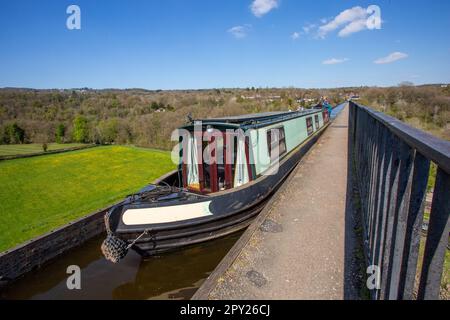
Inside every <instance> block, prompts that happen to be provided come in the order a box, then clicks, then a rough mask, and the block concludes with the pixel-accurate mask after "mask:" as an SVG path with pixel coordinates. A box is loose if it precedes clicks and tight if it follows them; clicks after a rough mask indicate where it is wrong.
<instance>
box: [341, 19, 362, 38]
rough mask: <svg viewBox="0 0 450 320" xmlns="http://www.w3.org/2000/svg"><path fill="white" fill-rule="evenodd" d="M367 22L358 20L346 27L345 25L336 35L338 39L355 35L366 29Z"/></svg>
mask: <svg viewBox="0 0 450 320" xmlns="http://www.w3.org/2000/svg"><path fill="white" fill-rule="evenodd" d="M366 21H367V20H366V19H359V20H355V21H352V22H351V23H349V24H348V25H346V26H345V27H344V28H343V29H342V30H341V31H339V33H338V35H339V36H340V37H347V36H349V35H351V34H352V33H356V32H359V31H362V30H365V29H367V22H366Z"/></svg>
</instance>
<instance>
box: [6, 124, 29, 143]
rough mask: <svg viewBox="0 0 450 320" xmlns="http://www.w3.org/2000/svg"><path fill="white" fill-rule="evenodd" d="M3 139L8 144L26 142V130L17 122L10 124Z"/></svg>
mask: <svg viewBox="0 0 450 320" xmlns="http://www.w3.org/2000/svg"><path fill="white" fill-rule="evenodd" d="M3 140H4V141H3V142H4V143H6V144H18V143H20V144H22V143H24V142H25V130H24V129H22V128H21V127H19V126H18V125H17V123H13V124H10V125H8V126H6V127H5V131H4V133H3Z"/></svg>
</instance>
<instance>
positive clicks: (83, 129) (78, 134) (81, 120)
mask: <svg viewBox="0 0 450 320" xmlns="http://www.w3.org/2000/svg"><path fill="white" fill-rule="evenodd" d="M88 137H89V128H88V120H87V119H86V118H85V117H83V116H81V115H77V116H76V117H75V119H74V120H73V140H74V141H75V142H79V143H85V142H87V141H88Z"/></svg>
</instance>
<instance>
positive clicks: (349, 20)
mask: <svg viewBox="0 0 450 320" xmlns="http://www.w3.org/2000/svg"><path fill="white" fill-rule="evenodd" d="M367 17H368V13H367V10H366V9H364V8H362V7H360V6H357V7H353V8H351V9H347V10H344V11H342V12H341V13H339V14H338V15H337V16H336V17H335V18H334V19H333V20H331V21H329V22H328V23H325V24H323V25H322V26H320V27H319V30H318V36H319V37H320V38H325V36H326V35H327V34H328V33H330V32H333V31H335V30H337V29H339V28H341V27H344V28H343V29H342V30H341V31H340V32H339V36H341V37H345V36H348V35H350V34H352V33H355V32H359V31H361V30H364V29H367V25H366V20H367ZM363 22H364V23H363Z"/></svg>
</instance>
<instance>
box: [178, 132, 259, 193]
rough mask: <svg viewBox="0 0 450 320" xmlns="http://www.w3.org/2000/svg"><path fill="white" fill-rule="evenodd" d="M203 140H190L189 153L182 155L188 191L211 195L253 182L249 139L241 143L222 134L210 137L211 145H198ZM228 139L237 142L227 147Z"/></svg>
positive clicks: (187, 148)
mask: <svg viewBox="0 0 450 320" xmlns="http://www.w3.org/2000/svg"><path fill="white" fill-rule="evenodd" d="M200 139H201V138H197V137H195V138H194V137H193V136H192V137H190V138H189V141H188V143H187V144H183V148H185V150H182V151H181V152H180V156H181V158H182V164H181V171H182V186H183V187H184V188H186V189H188V190H190V191H192V192H198V193H203V194H208V193H214V192H218V191H223V190H227V189H231V188H235V187H238V186H241V185H243V184H246V183H248V182H250V181H251V180H252V168H251V165H250V162H249V141H248V137H246V139H245V140H244V139H238V138H237V137H236V136H233V135H228V134H225V133H223V132H222V134H221V135H219V136H215V137H210V139H209V141H201V142H200V143H198V141H200ZM227 139H233V141H232V142H231V143H227V141H226V140H227ZM238 140H239V141H238ZM240 140H242V141H240ZM229 149H230V150H229ZM204 156H205V157H208V156H210V157H211V159H205V158H204ZM200 159H202V161H200Z"/></svg>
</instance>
